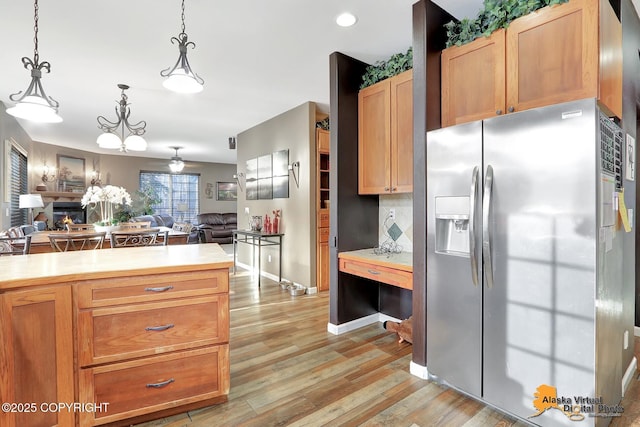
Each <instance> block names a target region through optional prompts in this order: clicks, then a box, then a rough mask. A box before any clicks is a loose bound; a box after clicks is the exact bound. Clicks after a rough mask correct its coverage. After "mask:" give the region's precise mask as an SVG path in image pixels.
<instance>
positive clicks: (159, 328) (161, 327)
mask: <svg viewBox="0 0 640 427" xmlns="http://www.w3.org/2000/svg"><path fill="white" fill-rule="evenodd" d="M173 327H174V324H173V323H169V324H168V325H163V326H147V327H146V328H144V330H145V331H166V330H167V329H171V328H173Z"/></svg>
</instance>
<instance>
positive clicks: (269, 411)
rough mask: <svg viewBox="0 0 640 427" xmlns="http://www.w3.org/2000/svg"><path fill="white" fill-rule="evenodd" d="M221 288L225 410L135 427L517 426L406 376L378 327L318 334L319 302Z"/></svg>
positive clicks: (266, 289) (407, 354)
mask: <svg viewBox="0 0 640 427" xmlns="http://www.w3.org/2000/svg"><path fill="white" fill-rule="evenodd" d="M230 288H231V293H230V306H231V338H230V345H231V391H230V394H229V401H228V402H227V403H224V404H220V405H215V406H210V407H207V408H203V409H198V410H195V411H190V412H188V413H183V414H179V415H175V416H173V417H169V418H164V419H160V420H155V421H151V422H147V423H144V424H139V425H138V427H156V426H165V427H182V426H185V427H212V426H215V427H218V426H260V427H263V426H392V427H405V426H406V427H426V426H454V427H457V426H465V427H474V426H483V427H484V426H496V427H509V426H514V427H515V426H517V427H521V426H524V425H525V424H524V423H522V422H516V421H515V420H513V419H511V418H510V417H508V416H506V415H504V414H501V413H500V412H497V411H494V410H492V409H491V408H489V407H486V406H485V405H483V404H481V403H479V402H477V401H475V400H473V399H470V398H468V397H465V396H463V395H461V394H460V393H457V392H456V391H454V390H451V389H448V388H446V387H442V386H439V385H437V384H435V383H432V382H430V381H427V380H421V379H419V378H417V377H415V376H413V375H411V374H410V373H409V362H410V361H411V345H410V344H407V343H401V344H400V343H398V340H397V338H396V336H395V334H391V333H389V332H387V331H386V330H384V328H383V327H382V325H381V324H375V325H370V326H367V327H364V328H360V329H358V330H357V331H353V332H350V333H347V334H343V335H339V336H335V335H332V334H330V333H328V332H327V321H328V310H329V298H328V293H322V294H317V295H304V296H298V297H292V296H290V295H289V294H288V292H286V291H283V290H281V289H280V287H279V286H278V285H277V284H276V283H275V282H273V281H271V280H269V279H264V278H263V279H262V287H261V288H260V289H259V288H258V287H257V285H256V282H255V281H254V280H252V278H251V277H250V275H249V274H248V273H247V272H243V271H242V270H240V271H239V273H238V274H237V275H235V276H234V275H233V274H232V275H231V287H230ZM634 382H635V383H640V381H634ZM629 396H634V397H635V402H639V403H635V404H632V403H631V401H630V402H628V404H629V406H628V408H629V409H628V410H627V411H625V412H627V413H626V414H625V415H630V416H632V415H633V410H632V409H633V408H632V405H635V406H637V407H638V411H637V412H640V386H638V384H634V387H633V393H629ZM629 396H628V398H629V399H630V400H631V397H629ZM625 408H627V407H625ZM636 419H638V418H637V417H636V418H629V419H624V420H623V419H619V420H614V422H613V423H612V426H614V427H621V426H629V425H634V423H635V420H636ZM638 424H640V422H639V423H638Z"/></svg>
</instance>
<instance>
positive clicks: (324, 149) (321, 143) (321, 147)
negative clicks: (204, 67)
mask: <svg viewBox="0 0 640 427" xmlns="http://www.w3.org/2000/svg"><path fill="white" fill-rule="evenodd" d="M316 139H317V141H318V152H320V153H328V152H329V150H330V149H329V147H330V146H331V137H330V135H329V131H328V130H324V129H320V128H318V129H316Z"/></svg>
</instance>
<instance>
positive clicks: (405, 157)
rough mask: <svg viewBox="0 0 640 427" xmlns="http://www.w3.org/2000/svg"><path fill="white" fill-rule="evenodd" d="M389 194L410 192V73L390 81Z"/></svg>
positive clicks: (411, 168)
mask: <svg viewBox="0 0 640 427" xmlns="http://www.w3.org/2000/svg"><path fill="white" fill-rule="evenodd" d="M391 192H392V193H411V192H413V72H412V71H406V72H404V73H402V74H398V75H397V76H395V77H394V78H392V79H391Z"/></svg>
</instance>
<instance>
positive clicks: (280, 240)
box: [278, 236, 282, 282]
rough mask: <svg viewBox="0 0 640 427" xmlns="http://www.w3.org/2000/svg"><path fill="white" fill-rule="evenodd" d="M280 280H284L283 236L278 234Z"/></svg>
mask: <svg viewBox="0 0 640 427" xmlns="http://www.w3.org/2000/svg"><path fill="white" fill-rule="evenodd" d="M278 249H279V250H280V252H279V253H278V282H282V236H278Z"/></svg>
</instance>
